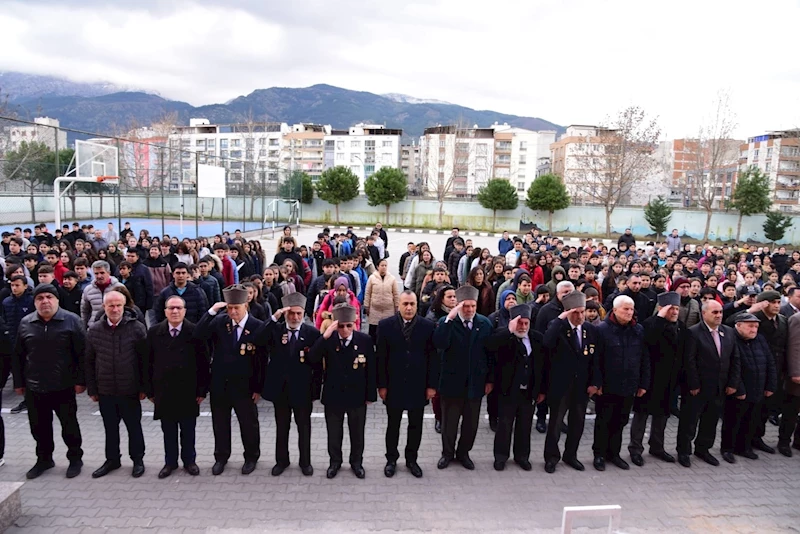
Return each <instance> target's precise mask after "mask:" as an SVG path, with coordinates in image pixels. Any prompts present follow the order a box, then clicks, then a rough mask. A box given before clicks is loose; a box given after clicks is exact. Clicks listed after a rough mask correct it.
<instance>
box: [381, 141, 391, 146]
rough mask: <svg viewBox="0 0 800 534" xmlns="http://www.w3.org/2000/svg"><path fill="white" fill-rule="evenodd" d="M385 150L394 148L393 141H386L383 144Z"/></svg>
mask: <svg viewBox="0 0 800 534" xmlns="http://www.w3.org/2000/svg"><path fill="white" fill-rule="evenodd" d="M383 148H392V142H391V141H384V142H383Z"/></svg>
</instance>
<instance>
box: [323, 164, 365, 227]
mask: <svg viewBox="0 0 800 534" xmlns="http://www.w3.org/2000/svg"><path fill="white" fill-rule="evenodd" d="M317 196H318V197H319V198H320V199H322V200H324V201H325V202H328V203H329V204H333V205H334V206H336V223H337V224H338V223H339V204H341V203H342V202H349V201H351V200H353V199H354V198H356V197H357V196H358V176H356V175H355V174H354V173H353V171H351V170H350V168H349V167H344V166H342V165H339V166H336V167H332V168H330V169H326V170H325V171H323V172H322V176H320V177H319V181H318V182H317Z"/></svg>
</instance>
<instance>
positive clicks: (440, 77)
mask: <svg viewBox="0 0 800 534" xmlns="http://www.w3.org/2000/svg"><path fill="white" fill-rule="evenodd" d="M743 17H746V20H747V26H746V28H745V27H743V26H742V20H743ZM797 20H800V8H798V6H797V4H796V3H795V2H793V1H790V0H774V1H773V2H770V3H769V9H767V7H766V6H760V5H757V4H752V2H744V1H743V0H731V1H727V2H726V1H723V0H705V1H703V2H698V1H697V0H693V1H689V0H673V1H671V2H641V1H635V0H619V1H613V2H597V1H592V0H564V1H556V0H494V1H493V2H477V1H475V0H460V1H456V0H438V1H426V2H421V1H409V0H391V1H386V2H359V1H357V0H338V1H332V0H328V1H321V0H307V1H305V2H271V1H270V2H263V1H246V0H230V1H228V2H226V3H224V5H223V4H220V3H219V2H210V1H205V0H196V1H190V0H184V1H177V2H166V1H158V0H141V1H139V2H136V3H131V4H127V3H126V4H121V3H116V2H115V3H109V2H100V1H97V0H83V1H80V2H77V1H75V0H58V1H56V0H28V1H25V2H21V1H18V2H6V3H4V9H3V11H2V12H0V27H2V28H3V29H4V30H3V32H2V34H0V49H2V50H3V51H4V53H3V55H2V58H0V69H2V70H19V71H23V72H34V73H40V74H54V75H60V76H68V77H70V78H73V79H77V80H81V81H99V80H107V81H111V82H114V83H118V84H123V85H128V86H135V87H141V88H148V89H153V90H156V91H159V92H160V93H161V94H162V95H164V96H166V97H170V98H175V99H179V100H185V101H188V102H190V103H192V104H195V105H199V104H208V103H212V102H222V101H226V100H229V99H230V98H234V97H236V96H238V95H241V94H247V93H249V92H250V91H252V90H254V89H257V88H263V87H271V86H288V87H298V86H307V85H312V84H315V83H328V84H332V85H338V86H342V87H347V88H351V89H358V90H364V91H370V92H374V93H387V92H397V93H405V94H410V95H414V96H421V97H427V98H438V99H441V100H446V101H448V102H454V103H458V104H463V105H466V106H470V107H474V108H479V109H494V110H497V111H502V112H506V113H515V114H519V115H534V116H539V117H542V118H546V119H548V120H552V121H554V122H558V123H561V124H570V123H592V122H599V121H601V120H602V119H603V118H604V117H606V116H609V115H614V114H615V113H616V112H617V111H618V110H619V109H621V108H623V107H625V106H627V105H630V104H638V105H641V106H643V107H644V108H645V109H646V110H647V111H648V112H649V113H651V114H653V115H658V116H659V120H660V122H661V124H662V127H663V130H664V132H665V133H666V134H667V135H668V136H670V137H682V136H686V135H692V134H693V133H694V132H696V131H697V127H698V125H699V123H700V120H701V118H702V116H703V115H706V114H707V113H708V112H709V109H710V106H711V101H712V99H713V97H714V95H715V94H716V93H717V92H718V91H719V90H720V89H728V90H729V91H730V93H731V98H732V105H733V107H734V108H735V110H736V113H737V118H738V123H739V128H738V132H739V135H740V136H742V137H746V136H748V135H755V134H758V133H761V132H763V131H764V130H768V129H773V128H781V127H790V126H797V125H799V124H800V113H799V112H797V111H793V110H799V109H800V106H798V103H800V102H798V96H797V95H800V71H799V70H798V69H797V67H796V64H797V62H796V61H794V56H795V55H796V54H794V53H793V51H794V49H796V48H797V46H796V44H795V43H794V42H792V41H793V35H794V32H795V28H794V25H795V22H796V21H797ZM766 35H768V36H769V39H764V38H763V37H764V36H766ZM751 43H758V44H757V45H756V44H751Z"/></svg>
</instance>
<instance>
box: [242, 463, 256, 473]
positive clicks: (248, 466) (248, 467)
mask: <svg viewBox="0 0 800 534" xmlns="http://www.w3.org/2000/svg"><path fill="white" fill-rule="evenodd" d="M255 470H256V463H255V462H245V463H244V465H243V466H242V474H243V475H249V474H250V473H252V472H253V471H255Z"/></svg>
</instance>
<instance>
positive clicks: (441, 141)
mask: <svg viewBox="0 0 800 534" xmlns="http://www.w3.org/2000/svg"><path fill="white" fill-rule="evenodd" d="M444 143H445V141H444V139H439V148H444V147H445V144H444Z"/></svg>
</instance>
